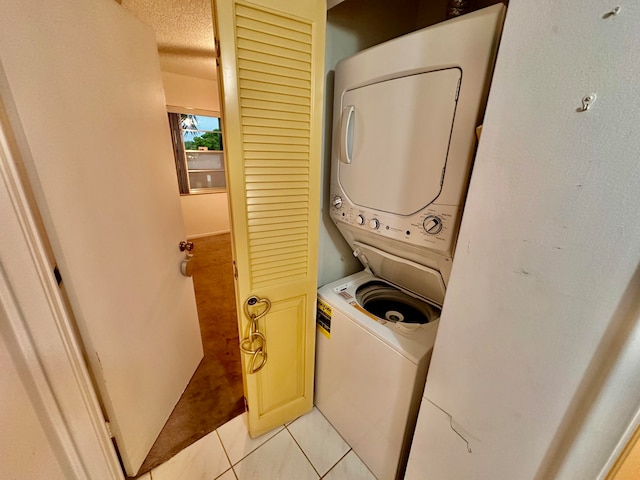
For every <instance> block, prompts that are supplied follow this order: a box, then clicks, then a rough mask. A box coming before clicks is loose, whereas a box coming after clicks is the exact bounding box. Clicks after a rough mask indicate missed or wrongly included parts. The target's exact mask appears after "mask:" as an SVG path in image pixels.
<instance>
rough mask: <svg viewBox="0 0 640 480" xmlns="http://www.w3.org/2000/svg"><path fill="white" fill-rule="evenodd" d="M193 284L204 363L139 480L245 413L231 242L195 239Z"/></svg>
mask: <svg viewBox="0 0 640 480" xmlns="http://www.w3.org/2000/svg"><path fill="white" fill-rule="evenodd" d="M193 243H194V244H195V249H194V252H193V253H194V255H195V256H194V258H193V260H192V262H193V283H194V287H195V291H196V301H197V304H198V317H199V319H200V330H201V334H202V344H203V347H204V358H203V360H202V362H201V363H200V365H199V366H198V369H197V370H196V372H195V374H194V375H193V378H192V379H191V381H190V382H189V385H188V386H187V388H186V390H185V392H184V394H183V395H182V397H181V398H180V401H179V402H178V404H177V405H176V407H175V408H174V410H173V413H172V414H171V416H170V417H169V420H167V423H166V424H165V426H164V428H163V429H162V432H160V436H159V437H158V439H157V440H156V442H155V444H154V445H153V448H152V449H151V452H149V455H148V456H147V458H146V459H145V461H144V463H143V465H142V467H141V469H140V472H139V474H138V476H140V475H142V474H144V473H146V472H148V471H150V470H151V469H152V468H154V467H156V466H158V465H160V464H161V463H163V462H164V461H166V460H168V459H169V458H171V457H172V456H174V455H175V454H176V453H178V452H179V451H180V450H182V449H183V448H185V447H187V446H189V445H191V444H192V443H194V442H195V441H196V440H198V439H200V438H202V437H204V436H205V435H206V434H208V433H210V432H212V431H213V430H215V429H216V428H218V427H219V426H221V425H223V424H224V423H226V422H227V421H229V420H231V419H232V418H234V417H235V416H237V415H239V414H241V413H242V412H243V411H244V400H243V391H242V372H241V367H240V351H239V349H238V327H237V319H236V306H235V292H234V289H233V266H232V257H231V238H230V235H229V234H224V235H216V236H212V237H204V238H198V239H194V240H193Z"/></svg>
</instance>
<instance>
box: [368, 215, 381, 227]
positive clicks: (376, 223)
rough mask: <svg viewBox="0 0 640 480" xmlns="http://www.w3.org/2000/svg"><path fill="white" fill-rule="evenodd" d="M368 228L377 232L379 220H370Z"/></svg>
mask: <svg viewBox="0 0 640 480" xmlns="http://www.w3.org/2000/svg"><path fill="white" fill-rule="evenodd" d="M369 227H371V228H373V229H374V230H377V229H378V228H379V227H380V220H378V219H377V218H372V219H371V220H369Z"/></svg>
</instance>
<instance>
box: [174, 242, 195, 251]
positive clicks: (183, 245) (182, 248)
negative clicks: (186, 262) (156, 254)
mask: <svg viewBox="0 0 640 480" xmlns="http://www.w3.org/2000/svg"><path fill="white" fill-rule="evenodd" d="M178 247H179V248H180V251H181V252H184V251H185V250H186V251H187V252H190V251H191V250H193V248H194V247H193V242H187V241H186V240H182V241H181V242H180V244H179V245H178Z"/></svg>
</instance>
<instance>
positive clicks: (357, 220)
mask: <svg viewBox="0 0 640 480" xmlns="http://www.w3.org/2000/svg"><path fill="white" fill-rule="evenodd" d="M356 223H357V224H358V225H364V217H363V216H362V215H358V216H357V217H356Z"/></svg>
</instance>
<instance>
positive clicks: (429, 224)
mask: <svg viewBox="0 0 640 480" xmlns="http://www.w3.org/2000/svg"><path fill="white" fill-rule="evenodd" d="M422 227H423V228H424V231H425V232H427V233H428V234H430V235H437V234H438V233H440V232H441V231H442V219H441V218H440V217H436V216H435V215H429V216H427V217H426V218H425V219H424V221H423V222H422Z"/></svg>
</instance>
